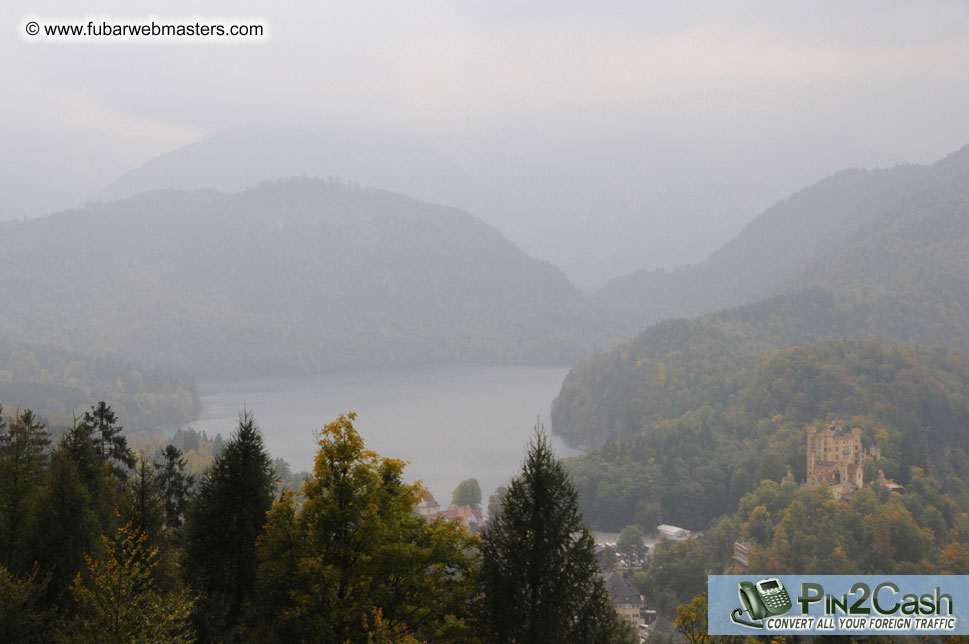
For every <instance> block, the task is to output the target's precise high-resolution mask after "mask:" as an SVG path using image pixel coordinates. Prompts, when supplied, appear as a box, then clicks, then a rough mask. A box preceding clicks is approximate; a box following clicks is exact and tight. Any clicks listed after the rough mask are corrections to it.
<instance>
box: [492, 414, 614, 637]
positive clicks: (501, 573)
mask: <svg viewBox="0 0 969 644" xmlns="http://www.w3.org/2000/svg"><path fill="white" fill-rule="evenodd" d="M481 560H482V575H481V592H482V595H483V605H482V609H483V612H482V621H483V625H484V626H485V629H486V631H487V633H488V639H489V641H492V642H495V643H496V644H506V643H509V644H510V643H512V642H514V643H515V644H526V643H527V644H542V643H546V642H547V643H549V644H551V643H553V642H555V643H557V642H573V643H576V644H583V643H589V644H592V643H598V644H602V643H609V642H626V641H630V637H631V634H630V633H628V629H627V628H626V627H625V625H624V624H623V623H622V621H621V620H620V618H619V617H618V615H617V614H616V612H615V611H614V610H613V608H612V606H611V604H610V601H609V597H608V595H607V592H606V590H605V587H604V584H603V582H602V579H601V577H600V576H599V574H598V572H599V569H598V563H597V561H596V556H595V543H594V542H593V540H592V536H591V534H590V533H589V530H588V528H587V527H586V526H585V525H584V524H583V522H582V517H581V516H580V514H579V511H578V493H577V492H576V490H575V487H574V486H573V485H572V483H571V481H570V480H569V477H568V475H567V474H566V472H565V469H564V468H563V467H562V465H561V463H559V462H558V461H557V460H556V459H555V456H554V454H553V453H552V449H551V447H550V446H549V442H548V438H547V437H546V436H545V434H544V433H543V432H542V431H541V430H540V428H536V435H535V437H534V439H533V440H532V442H531V443H530V445H529V449H528V455H527V456H526V458H525V463H524V465H523V467H522V472H521V474H520V475H519V476H517V477H516V478H515V479H513V480H512V482H511V484H510V485H509V487H508V491H507V493H506V494H505V497H504V503H503V504H502V507H501V509H500V511H499V512H498V513H497V514H496V515H495V516H494V517H492V518H491V520H490V521H489V522H488V526H487V527H486V528H485V531H484V533H483V535H482V540H481Z"/></svg>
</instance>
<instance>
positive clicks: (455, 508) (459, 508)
mask: <svg viewBox="0 0 969 644" xmlns="http://www.w3.org/2000/svg"><path fill="white" fill-rule="evenodd" d="M438 516H439V517H441V518H442V519H450V520H451V521H459V522H460V523H461V525H463V526H464V527H465V528H466V529H467V530H468V532H478V531H480V530H481V529H482V528H483V527H484V518H483V517H482V516H481V513H480V512H478V511H477V510H475V509H474V508H472V507H470V506H467V505H452V506H451V507H449V508H448V509H447V510H444V511H442V512H440V513H439V514H438Z"/></svg>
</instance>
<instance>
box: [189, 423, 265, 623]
mask: <svg viewBox="0 0 969 644" xmlns="http://www.w3.org/2000/svg"><path fill="white" fill-rule="evenodd" d="M274 487H275V481H274V480H273V474H272V459H271V458H270V456H269V454H268V453H267V452H266V449H265V447H264V445H263V440H262V434H261V433H260V431H259V428H258V427H257V426H256V422H255V420H254V419H253V416H252V413H250V412H248V411H244V412H243V413H242V414H240V415H239V422H238V427H237V429H236V432H235V433H234V434H233V435H232V438H231V439H230V440H229V441H228V442H227V443H226V444H225V448H224V449H223V450H222V454H220V455H219V457H218V458H217V459H215V462H214V463H213V465H212V467H211V468H210V469H209V470H208V472H207V473H206V475H205V476H204V478H203V479H202V482H201V483H200V485H199V490H198V494H197V495H196V497H195V499H194V502H193V504H192V506H191V507H190V508H189V513H188V520H187V522H186V555H187V559H188V561H187V564H188V565H187V566H186V569H187V571H188V576H189V580H190V581H191V583H192V587H193V588H194V589H195V590H196V591H198V592H200V593H201V597H200V598H199V602H198V607H197V610H196V623H197V626H198V629H199V635H200V639H201V640H202V641H217V640H220V639H223V638H225V637H229V636H230V635H231V633H232V632H233V631H234V629H235V627H236V626H237V624H238V622H239V617H240V614H241V611H242V605H243V602H244V601H245V600H246V598H247V597H248V596H249V594H250V593H251V592H252V587H253V584H254V583H255V578H256V538H257V537H258V536H259V534H260V533H261V532H262V529H263V525H264V524H265V522H266V512H267V511H268V510H269V508H270V507H271V505H272V497H273V489H274Z"/></svg>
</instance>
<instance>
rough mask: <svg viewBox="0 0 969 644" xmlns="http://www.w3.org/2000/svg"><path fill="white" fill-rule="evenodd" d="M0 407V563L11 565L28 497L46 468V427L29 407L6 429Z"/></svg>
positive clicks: (24, 519) (34, 489)
mask: <svg viewBox="0 0 969 644" xmlns="http://www.w3.org/2000/svg"><path fill="white" fill-rule="evenodd" d="M2 412H3V407H2V406H0V563H3V565H5V566H8V567H9V566H11V565H13V562H14V561H15V559H16V558H17V556H16V553H15V550H16V548H17V547H18V545H20V544H21V542H22V539H21V537H22V532H23V529H24V527H25V524H26V522H27V521H26V520H27V513H28V510H29V503H30V498H31V497H32V496H33V495H34V494H35V493H36V492H37V489H38V488H39V486H40V483H41V480H42V477H43V473H44V470H45V469H46V467H47V447H48V446H49V445H50V436H49V435H48V433H47V429H46V428H45V427H44V426H43V425H42V424H41V423H40V421H39V420H38V419H37V417H36V416H35V415H34V413H33V412H32V411H30V410H29V409H28V410H26V411H24V412H23V413H21V414H19V415H18V416H17V417H15V419H14V421H13V422H12V423H11V424H10V431H9V432H7V431H4V430H5V429H6V420H5V419H4V418H3V416H2Z"/></svg>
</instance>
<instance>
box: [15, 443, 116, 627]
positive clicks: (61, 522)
mask: <svg viewBox="0 0 969 644" xmlns="http://www.w3.org/2000/svg"><path fill="white" fill-rule="evenodd" d="M107 529H108V527H107V525H106V524H102V523H101V522H100V521H99V520H98V517H97V514H96V512H95V511H94V509H93V508H92V503H91V495H90V492H89V491H88V488H87V486H85V485H84V482H83V480H82V478H81V475H80V472H79V471H78V467H77V464H76V463H75V462H74V461H73V459H72V458H71V455H70V452H69V451H68V450H67V449H65V448H64V446H63V444H62V446H61V447H59V448H58V449H57V450H55V451H54V453H53V454H52V455H51V461H50V467H49V468H48V470H47V475H46V476H45V480H44V484H43V485H42V486H41V488H40V491H39V492H38V495H37V498H36V500H35V502H34V503H32V504H31V512H30V517H29V520H28V523H27V529H26V535H25V537H26V541H27V543H29V544H30V549H29V552H25V553H24V555H23V559H22V560H21V562H20V565H19V569H20V570H23V571H27V570H31V569H33V568H34V567H35V566H37V567H38V568H39V570H40V573H41V574H42V575H46V576H48V577H49V581H48V584H47V591H46V599H45V601H47V602H48V603H49V604H53V605H55V606H58V607H60V608H64V607H65V605H66V604H65V601H64V600H65V598H66V595H67V591H68V589H69V586H70V583H71V581H72V580H73V579H74V577H75V575H77V573H78V571H80V570H81V569H82V567H83V566H84V556H85V555H87V554H97V553H98V552H100V548H101V541H100V538H99V537H100V535H101V534H102V532H104V531H105V530H107Z"/></svg>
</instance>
